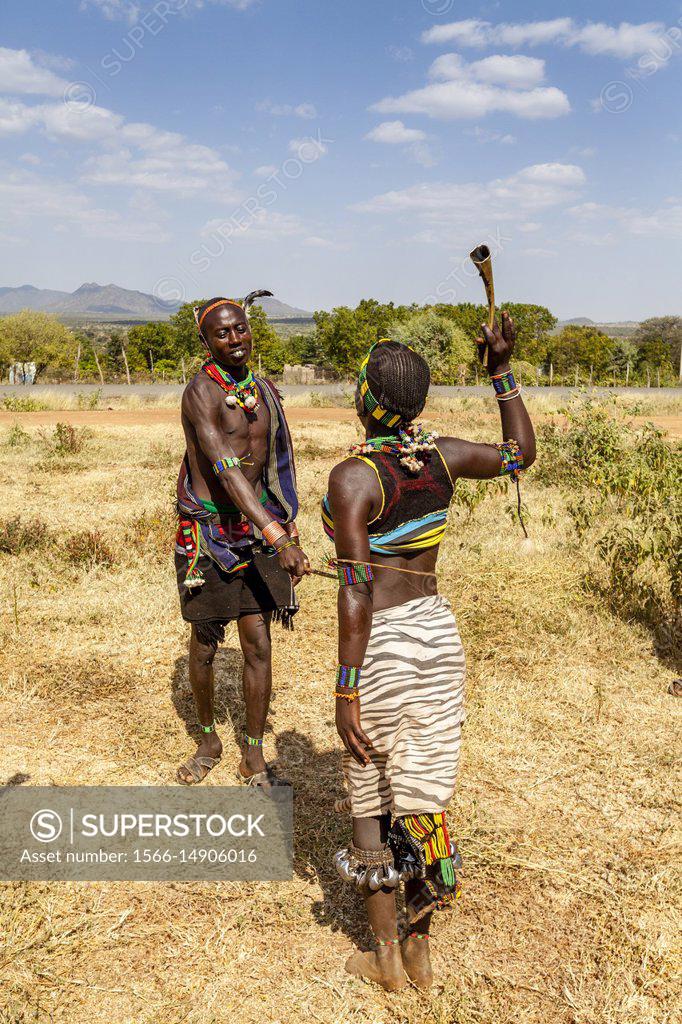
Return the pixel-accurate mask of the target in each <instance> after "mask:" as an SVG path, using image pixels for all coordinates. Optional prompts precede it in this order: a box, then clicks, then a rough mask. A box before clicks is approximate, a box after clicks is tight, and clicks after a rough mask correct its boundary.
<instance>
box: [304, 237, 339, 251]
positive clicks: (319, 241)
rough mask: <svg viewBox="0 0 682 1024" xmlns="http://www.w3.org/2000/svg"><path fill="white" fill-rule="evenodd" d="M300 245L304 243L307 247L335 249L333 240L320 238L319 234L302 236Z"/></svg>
mask: <svg viewBox="0 0 682 1024" xmlns="http://www.w3.org/2000/svg"><path fill="white" fill-rule="evenodd" d="M301 245H305V246H306V248H308V249H335V248H336V246H335V244H334V242H331V241H330V240H329V239H328V238H320V236H319V235H309V236H308V238H304V239H303V241H302V242H301Z"/></svg>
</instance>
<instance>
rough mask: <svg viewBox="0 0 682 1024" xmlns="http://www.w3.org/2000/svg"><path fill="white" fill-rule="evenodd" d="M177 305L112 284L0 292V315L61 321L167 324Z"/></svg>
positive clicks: (291, 315)
mask: <svg viewBox="0 0 682 1024" xmlns="http://www.w3.org/2000/svg"><path fill="white" fill-rule="evenodd" d="M179 305H180V304H179V303H178V304H176V305H168V304H166V303H160V302H158V301H157V299H155V298H154V296H153V295H148V294H147V293H146V292H138V291H133V290H131V289H129V288H119V286H118V285H115V284H107V285H100V284H96V283H95V282H89V283H86V284H82V285H81V286H80V288H77V289H76V291H75V292H60V291H53V290H51V289H48V288H35V287H34V286H33V285H31V284H25V285H22V286H21V287H20V288H0V313H17V312H18V311H19V310H20V309H34V310H36V311H39V312H41V313H55V314H56V315H57V316H64V317H91V318H94V319H104V320H106V319H108V318H110V317H111V318H114V319H127V320H166V319H168V317H169V316H171V315H172V314H173V313H174V312H175V311H176V309H178V308H179ZM261 305H262V306H263V309H264V310H265V312H266V313H267V314H268V316H269V317H271V318H272V319H274V320H310V319H311V318H312V313H309V312H307V311H306V310H305V309H296V308H295V307H294V306H288V305H287V304H286V303H285V302H280V300H279V299H261Z"/></svg>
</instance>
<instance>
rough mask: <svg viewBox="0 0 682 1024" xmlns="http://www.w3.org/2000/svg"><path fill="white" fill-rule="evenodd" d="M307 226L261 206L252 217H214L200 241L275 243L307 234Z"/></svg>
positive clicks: (238, 215)
mask: <svg viewBox="0 0 682 1024" xmlns="http://www.w3.org/2000/svg"><path fill="white" fill-rule="evenodd" d="M309 230H310V229H309V227H308V226H307V225H306V224H305V223H304V222H303V221H302V220H301V218H300V217H299V216H298V215H297V214H294V213H279V212H278V211H277V210H267V209H265V208H264V207H260V208H259V209H257V210H256V211H255V212H254V213H253V214H249V215H248V216H241V215H240V214H239V212H238V213H237V215H235V214H231V215H230V216H229V217H213V218H212V219H211V220H209V221H207V222H206V223H205V224H204V226H203V228H202V229H201V235H202V237H203V238H211V237H223V236H225V235H229V237H235V236H238V237H239V239H240V241H246V242H277V241H280V240H282V239H286V238H300V237H301V236H303V235H308V233H309Z"/></svg>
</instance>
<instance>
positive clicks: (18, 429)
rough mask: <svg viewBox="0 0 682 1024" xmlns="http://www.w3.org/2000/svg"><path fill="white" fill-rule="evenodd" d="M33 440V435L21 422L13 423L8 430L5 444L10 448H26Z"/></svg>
mask: <svg viewBox="0 0 682 1024" xmlns="http://www.w3.org/2000/svg"><path fill="white" fill-rule="evenodd" d="M30 442H31V435H30V434H29V433H28V431H26V430H24V428H23V427H22V425H21V424H20V423H13V424H12V426H11V427H10V428H9V431H8V432H7V437H6V438H5V444H6V445H7V447H8V448H24V447H25V446H26V445H27V444H30Z"/></svg>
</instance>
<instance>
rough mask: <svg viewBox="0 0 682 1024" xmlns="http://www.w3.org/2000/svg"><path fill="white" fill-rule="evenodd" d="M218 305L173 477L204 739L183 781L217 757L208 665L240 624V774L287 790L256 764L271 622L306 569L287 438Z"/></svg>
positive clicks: (240, 311)
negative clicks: (181, 454)
mask: <svg viewBox="0 0 682 1024" xmlns="http://www.w3.org/2000/svg"><path fill="white" fill-rule="evenodd" d="M263 294H270V293H269V292H253V293H251V295H249V296H247V298H246V299H244V301H243V302H242V303H238V302H234V301H232V300H230V299H225V298H215V299H211V300H210V301H209V302H207V303H205V304H204V305H203V306H202V307H200V308H197V309H195V318H196V322H197V327H198V329H199V336H200V338H201V340H202V341H203V343H204V344H205V346H206V348H207V350H208V353H207V355H208V358H207V360H206V362H205V363H204V365H203V366H202V368H201V370H200V371H199V373H198V374H197V375H196V376H195V377H194V378H193V379H192V380H191V381H190V383H189V384H188V385H187V387H186V389H185V392H184V395H183V398H182V426H183V430H184V432H185V439H186V442H187V452H186V455H185V458H184V460H183V464H182V467H181V469H180V475H179V478H178V511H179V516H180V525H179V529H178V535H177V539H176V548H175V563H176V573H177V578H178V590H179V593H180V606H181V611H182V616H183V618H184V619H185V621H186V622H190V623H191V625H192V634H191V638H190V646H189V677H190V682H191V685H192V692H193V694H194V700H195V704H196V709H197V716H198V719H199V725H200V727H201V731H202V737H201V741H200V743H199V746H198V748H197V750H196V752H195V753H194V755H193V756H191V757H189V758H188V759H187V761H185V763H184V764H183V765H181V766H180V768H179V769H178V773H177V778H178V781H179V782H180V783H182V784H184V785H195V784H197V783H199V782H202V781H203V780H204V779H205V777H206V775H207V774H208V773H209V771H210V770H211V769H212V768H214V767H215V765H216V764H217V763H218V761H219V760H220V757H221V754H222V743H221V742H220V739H219V738H218V735H217V733H216V729H215V718H214V678H213V667H212V666H213V659H214V657H215V653H216V650H217V646H218V644H219V643H220V642H221V641H223V640H224V638H225V626H226V625H227V623H229V622H234V621H236V623H237V629H238V633H239V642H240V645H241V649H242V653H243V655H244V671H243V677H242V678H243V691H244V702H245V705H246V733H245V735H244V737H243V742H242V759H241V763H240V765H239V776H240V778H241V779H242V781H243V782H245V783H246V784H248V785H257V786H262V787H265V788H269V787H270V786H272V785H278V784H280V785H282V784H286V783H285V782H284V780H281V779H278V778H277V776H276V775H275V773H274V772H273V770H272V768H271V767H269V766H268V765H267V764H266V762H265V759H264V756H263V733H264V731H265V723H266V719H267V715H268V710H269V706H270V692H271V688H272V657H271V639H270V625H271V621H272V619H273V617H274V618H275V619H279V620H281V621H282V623H283V624H284V625H285V626H291V619H292V616H293V615H294V613H295V612H296V609H297V607H298V603H297V601H296V596H295V593H294V587H295V586H296V585H297V583H299V582H300V580H301V578H302V577H303V576H304V575H306V574H307V573H308V572H309V571H310V563H309V561H308V559H307V557H306V555H305V554H304V552H303V550H302V549H301V547H300V546H299V543H298V531H297V530H296V524H295V517H296V514H297V511H298V499H297V495H296V475H295V468H294V460H293V453H292V449H291V439H290V435H289V430H288V427H287V423H286V419H285V417H284V412H283V409H282V405H281V400H280V397H279V394H278V392H277V390H276V388H275V387H274V385H273V384H272V383H271V382H269V381H266V380H261V379H256V378H254V377H253V374H252V373H251V371H250V370H249V366H248V364H249V359H250V357H251V351H252V337H251V329H250V327H249V320H248V315H247V310H248V307H249V305H251V303H252V302H253V301H254V300H255V298H257V297H259V296H260V295H263Z"/></svg>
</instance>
